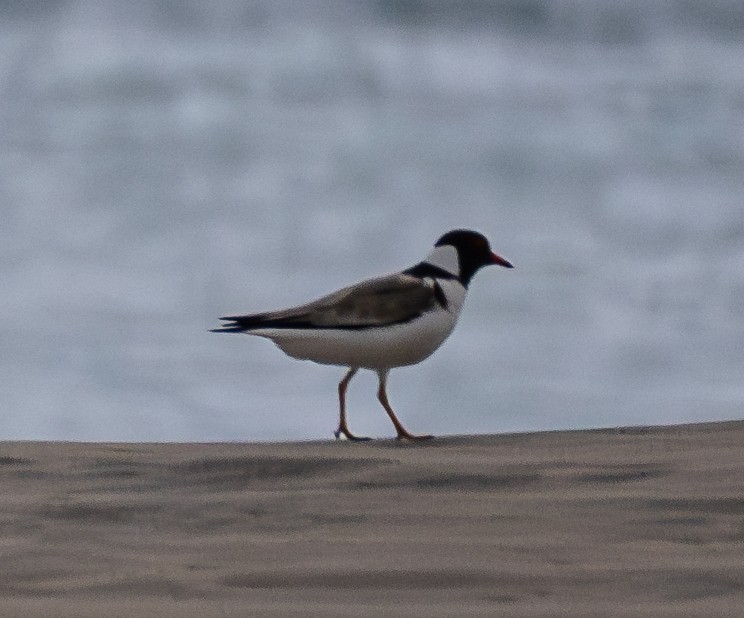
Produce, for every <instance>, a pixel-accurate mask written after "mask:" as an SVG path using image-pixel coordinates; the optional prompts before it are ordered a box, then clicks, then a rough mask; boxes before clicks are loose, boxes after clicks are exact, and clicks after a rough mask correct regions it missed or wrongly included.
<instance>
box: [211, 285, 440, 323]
mask: <svg viewBox="0 0 744 618" xmlns="http://www.w3.org/2000/svg"><path fill="white" fill-rule="evenodd" d="M437 304H442V293H441V290H440V289H438V288H437V285H436V283H435V282H434V281H433V280H431V279H420V278H418V277H414V276H408V275H391V276H388V277H380V278H378V279H370V280H368V281H364V282H362V283H360V284H357V285H354V286H350V287H347V288H343V289H341V290H338V291H337V292H334V293H332V294H329V295H328V296H324V297H323V298H319V299H318V300H316V301H313V302H311V303H308V304H306V305H302V306H299V307H292V308H290V309H283V310H280V311H272V312H268V313H256V314H251V315H236V316H225V317H222V318H220V320H225V321H227V322H228V323H227V324H224V325H223V326H222V327H221V328H216V329H214V330H213V332H222V333H225V332H227V333H239V332H246V331H252V330H258V329H264V328H280V329H349V330H353V329H364V328H374V327H379V326H388V325H391V324H401V323H404V322H408V321H410V320H413V319H415V318H417V317H419V316H420V315H422V314H423V313H425V312H427V311H431V310H433V309H435V308H436V307H437Z"/></svg>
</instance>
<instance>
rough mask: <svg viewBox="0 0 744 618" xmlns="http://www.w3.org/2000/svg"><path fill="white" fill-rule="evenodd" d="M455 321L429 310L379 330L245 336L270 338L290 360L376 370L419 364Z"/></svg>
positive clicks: (264, 332)
mask: <svg viewBox="0 0 744 618" xmlns="http://www.w3.org/2000/svg"><path fill="white" fill-rule="evenodd" d="M456 321H457V315H456V314H455V315H453V314H452V313H449V312H447V311H432V312H429V313H426V314H424V315H423V316H421V317H419V318H416V319H415V320H412V321H411V322H406V323H403V324H396V325H394V326H387V327H381V328H367V329H359V330H340V329H318V330H305V329H297V330H292V329H261V330H254V331H250V332H249V333H247V334H250V335H258V336H259V337H267V338H268V339H271V340H272V341H273V342H274V343H275V344H276V345H277V346H279V348H281V350H282V351H284V352H285V353H286V354H288V355H289V356H292V357H294V358H299V359H303V360H311V361H314V362H316V363H321V364H324V365H344V366H347V367H361V368H364V369H375V370H378V369H389V368H391V367H401V366H403V365H413V364H415V363H418V362H421V361H422V360H424V359H425V358H427V357H428V356H430V355H431V354H432V353H433V352H434V350H436V349H437V348H438V347H439V346H440V345H441V344H442V342H443V341H444V340H445V339H446V338H447V337H448V336H449V334H450V333H451V332H452V329H453V328H454V326H455V322H456Z"/></svg>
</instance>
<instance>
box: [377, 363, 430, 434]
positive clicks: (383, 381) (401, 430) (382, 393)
mask: <svg viewBox="0 0 744 618" xmlns="http://www.w3.org/2000/svg"><path fill="white" fill-rule="evenodd" d="M377 375H378V376H379V378H380V388H379V390H378V391H377V398H378V399H379V400H380V403H381V404H382V407H383V408H385V412H387V413H388V416H389V417H390V420H391V421H393V425H395V431H397V432H398V440H431V439H432V438H433V437H434V436H416V435H414V434H412V433H409V432H408V430H407V429H406V428H405V427H403V425H402V424H401V422H400V421H399V420H398V417H397V416H395V412H394V411H393V408H392V407H391V406H390V402H389V401H388V398H387V392H386V390H385V387H386V386H387V376H388V370H384V371H378V372H377Z"/></svg>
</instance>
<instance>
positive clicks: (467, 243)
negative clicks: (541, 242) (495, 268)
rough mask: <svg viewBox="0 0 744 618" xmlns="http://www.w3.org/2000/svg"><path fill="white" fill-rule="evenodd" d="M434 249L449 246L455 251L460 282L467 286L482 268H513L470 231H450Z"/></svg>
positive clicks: (486, 241) (481, 237)
mask: <svg viewBox="0 0 744 618" xmlns="http://www.w3.org/2000/svg"><path fill="white" fill-rule="evenodd" d="M434 246H435V247H444V246H451V247H454V248H455V249H456V250H457V256H458V259H459V262H460V281H461V282H462V284H463V285H468V283H470V279H472V277H473V275H474V274H475V273H476V272H478V270H480V269H481V268H483V267H484V266H488V265H489V264H498V265H499V266H503V267H504V268H514V267H513V266H512V265H511V264H510V263H509V262H507V261H506V260H505V259H504V258H502V257H501V256H498V255H496V254H495V253H494V252H493V251H491V245H490V244H489V243H488V239H487V238H486V237H485V236H483V234H479V233H478V232H473V231H472V230H452V231H451V232H447V233H446V234H445V235H444V236H442V237H441V238H440V239H439V240H438V241H437V242H436V244H435V245H434Z"/></svg>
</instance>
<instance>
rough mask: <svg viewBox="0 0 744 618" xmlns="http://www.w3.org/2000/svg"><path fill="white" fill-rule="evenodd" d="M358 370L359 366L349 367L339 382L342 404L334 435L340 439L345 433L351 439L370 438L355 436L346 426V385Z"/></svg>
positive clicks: (339, 394) (339, 398) (339, 399)
mask: <svg viewBox="0 0 744 618" xmlns="http://www.w3.org/2000/svg"><path fill="white" fill-rule="evenodd" d="M358 370H359V368H358V367H352V368H351V369H349V372H348V373H347V374H346V375H345V376H344V379H343V380H341V382H339V384H338V401H339V404H340V407H339V419H338V429H337V430H336V431H334V432H333V435H335V436H336V440H338V439H339V438H340V437H341V434H344V436H346V438H347V439H349V440H355V441H362V440H369V438H363V437H359V436H355V435H354V434H353V433H351V432H350V431H349V428H348V427H347V426H346V387H347V386H348V385H349V382H351V378H353V377H354V374H355V373H356V372H357V371H358Z"/></svg>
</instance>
